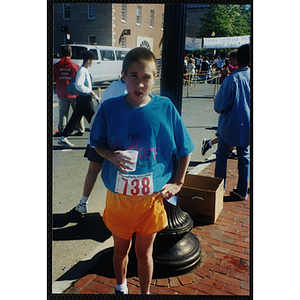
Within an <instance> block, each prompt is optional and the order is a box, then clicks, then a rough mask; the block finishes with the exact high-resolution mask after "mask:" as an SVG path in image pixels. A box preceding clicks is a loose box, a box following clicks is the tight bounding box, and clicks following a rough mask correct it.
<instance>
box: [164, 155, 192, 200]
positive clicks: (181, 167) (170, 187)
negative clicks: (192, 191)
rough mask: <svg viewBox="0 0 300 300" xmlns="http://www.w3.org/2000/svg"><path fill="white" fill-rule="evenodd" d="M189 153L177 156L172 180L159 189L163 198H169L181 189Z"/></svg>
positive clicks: (189, 158)
mask: <svg viewBox="0 0 300 300" xmlns="http://www.w3.org/2000/svg"><path fill="white" fill-rule="evenodd" d="M191 155H192V154H191V153H190V154H189V155H187V156H182V157H179V159H178V168H177V171H176V174H175V177H174V180H173V182H171V183H167V184H166V185H165V186H164V187H163V188H162V189H161V191H160V193H161V195H162V196H163V197H164V199H167V200H168V199H170V198H171V197H173V196H175V195H176V194H177V193H178V192H179V191H180V189H181V187H182V185H183V183H184V179H185V174H186V170H187V168H188V166H189V163H190V160H191Z"/></svg>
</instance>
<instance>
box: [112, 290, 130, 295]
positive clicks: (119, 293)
mask: <svg viewBox="0 0 300 300" xmlns="http://www.w3.org/2000/svg"><path fill="white" fill-rule="evenodd" d="M115 294H116V295H127V293H126V292H121V291H118V290H115Z"/></svg>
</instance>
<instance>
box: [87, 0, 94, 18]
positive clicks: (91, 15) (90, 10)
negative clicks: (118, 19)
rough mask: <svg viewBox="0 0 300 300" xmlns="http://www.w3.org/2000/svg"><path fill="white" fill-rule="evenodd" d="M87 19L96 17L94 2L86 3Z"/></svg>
mask: <svg viewBox="0 0 300 300" xmlns="http://www.w3.org/2000/svg"><path fill="white" fill-rule="evenodd" d="M88 19H89V20H95V19H96V4H95V3H91V4H88Z"/></svg>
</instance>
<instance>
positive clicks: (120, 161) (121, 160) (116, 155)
mask: <svg viewBox="0 0 300 300" xmlns="http://www.w3.org/2000/svg"><path fill="white" fill-rule="evenodd" d="M123 152H124V151H120V150H117V151H114V152H113V154H112V155H111V156H110V157H109V160H110V161H111V162H112V163H113V164H114V165H115V166H116V167H117V168H118V169H119V170H120V171H121V172H123V173H129V171H131V170H133V168H132V167H129V166H127V165H126V164H127V163H129V164H132V165H133V164H134V162H133V161H132V159H131V157H129V156H126V155H124V154H123Z"/></svg>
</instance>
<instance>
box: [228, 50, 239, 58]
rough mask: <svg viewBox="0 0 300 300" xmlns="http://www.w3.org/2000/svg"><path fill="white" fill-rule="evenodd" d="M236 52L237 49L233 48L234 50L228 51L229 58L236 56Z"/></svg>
mask: <svg viewBox="0 0 300 300" xmlns="http://www.w3.org/2000/svg"><path fill="white" fill-rule="evenodd" d="M236 54H237V51H236V50H234V51H232V52H230V54H229V58H231V59H235V58H236Z"/></svg>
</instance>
